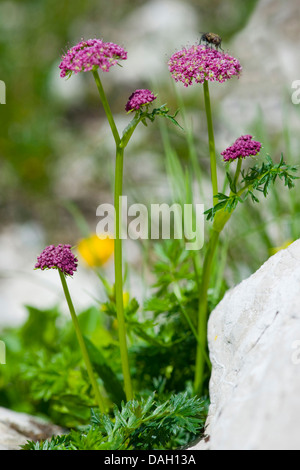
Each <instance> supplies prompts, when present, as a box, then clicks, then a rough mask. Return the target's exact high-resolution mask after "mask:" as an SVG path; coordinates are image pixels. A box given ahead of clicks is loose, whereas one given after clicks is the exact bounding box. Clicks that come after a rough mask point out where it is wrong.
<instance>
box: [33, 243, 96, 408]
mask: <svg viewBox="0 0 300 470" xmlns="http://www.w3.org/2000/svg"><path fill="white" fill-rule="evenodd" d="M77 261H78V260H77V258H76V257H75V256H74V255H73V253H72V251H71V245H62V244H60V245H58V246H54V245H50V246H47V247H46V248H45V249H44V250H43V251H42V253H41V254H40V255H39V256H38V258H37V263H36V265H35V269H42V270H44V269H57V270H58V272H59V277H60V280H61V284H62V287H63V291H64V294H65V298H66V301H67V304H68V307H69V311H70V314H71V318H72V322H73V325H74V329H75V333H76V336H77V340H78V344H79V347H80V350H81V354H82V357H83V361H84V363H85V366H86V370H87V373H88V377H89V379H90V382H91V385H92V388H93V391H94V394H95V399H96V403H97V405H98V406H99V409H100V411H101V413H105V404H104V400H103V398H102V395H101V394H100V391H99V386H98V384H97V381H96V378H95V375H94V372H93V367H92V364H91V361H90V358H89V355H88V351H87V348H86V344H85V341H84V338H83V336H82V333H81V330H80V326H79V322H78V318H77V315H76V312H75V308H74V305H73V302H72V299H71V295H70V292H69V288H68V284H67V281H66V276H73V274H74V272H75V271H76V270H77Z"/></svg>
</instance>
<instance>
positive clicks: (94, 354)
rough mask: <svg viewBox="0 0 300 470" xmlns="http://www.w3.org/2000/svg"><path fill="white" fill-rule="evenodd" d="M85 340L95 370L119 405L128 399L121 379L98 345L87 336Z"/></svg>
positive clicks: (113, 399)
mask: <svg viewBox="0 0 300 470" xmlns="http://www.w3.org/2000/svg"><path fill="white" fill-rule="evenodd" d="M84 341H85V344H86V347H87V350H88V354H89V356H90V360H91V362H92V364H93V367H94V368H95V371H96V372H97V374H98V375H99V377H100V378H101V379H102V381H103V384H104V387H105V390H106V391H107V393H109V395H110V396H111V398H112V401H113V402H114V403H116V404H117V405H118V406H119V405H120V404H121V402H122V401H123V400H125V399H126V396H125V393H124V390H123V387H122V385H121V383H120V381H119V380H118V378H117V377H116V375H115V373H114V372H113V370H112V369H111V367H110V366H109V364H107V359H105V358H104V356H103V354H102V353H101V351H100V350H99V349H98V348H96V346H95V345H94V344H93V343H92V342H91V341H90V340H89V339H88V338H86V337H85V338H84Z"/></svg>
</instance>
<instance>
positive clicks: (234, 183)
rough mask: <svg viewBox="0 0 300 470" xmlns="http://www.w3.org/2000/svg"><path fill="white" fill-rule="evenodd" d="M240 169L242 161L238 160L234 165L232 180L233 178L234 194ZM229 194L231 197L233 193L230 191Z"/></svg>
mask: <svg viewBox="0 0 300 470" xmlns="http://www.w3.org/2000/svg"><path fill="white" fill-rule="evenodd" d="M241 168H242V159H241V158H238V161H237V164H236V170H235V175H234V178H233V188H234V189H235V192H236V185H237V182H238V179H239V176H240V173H241ZM230 194H231V195H232V194H233V192H232V191H231V193H230Z"/></svg>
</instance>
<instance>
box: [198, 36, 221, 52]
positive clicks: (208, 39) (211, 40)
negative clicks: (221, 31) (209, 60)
mask: <svg viewBox="0 0 300 470" xmlns="http://www.w3.org/2000/svg"><path fill="white" fill-rule="evenodd" d="M202 41H204V42H205V43H206V45H207V46H208V44H211V46H213V45H214V46H216V49H218V48H220V49H221V51H223V49H222V47H221V44H222V38H221V37H220V36H219V35H218V34H215V33H203V34H202V36H201V38H200V44H201V42H202Z"/></svg>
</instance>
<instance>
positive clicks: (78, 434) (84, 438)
mask: <svg viewBox="0 0 300 470" xmlns="http://www.w3.org/2000/svg"><path fill="white" fill-rule="evenodd" d="M203 425H204V404H203V402H202V401H201V400H200V399H199V398H196V397H192V398H189V397H188V394H187V392H185V393H179V394H177V395H173V396H172V397H171V398H170V399H169V400H167V401H165V402H162V403H160V402H157V400H156V398H155V394H152V395H151V396H149V397H148V398H147V399H143V398H141V399H139V400H137V399H135V400H132V401H129V402H127V403H126V404H124V403H122V407H121V410H119V409H118V408H117V407H116V406H115V407H114V409H113V416H109V415H106V414H105V415H103V414H96V413H94V411H93V410H92V415H91V423H90V425H89V426H87V427H86V429H84V430H81V431H79V430H73V431H71V433H70V434H68V435H63V436H54V437H52V439H51V440H50V441H49V442H48V441H41V442H37V443H35V442H30V441H28V442H27V444H26V445H25V446H23V449H24V450H110V449H113V450H149V449H166V448H170V446H171V447H173V446H174V445H175V446H178V444H179V443H180V440H178V438H180V436H181V435H182V433H188V434H190V435H191V436H196V435H197V433H199V432H200V430H201V428H202V427H203ZM172 444H173V446H172Z"/></svg>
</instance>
